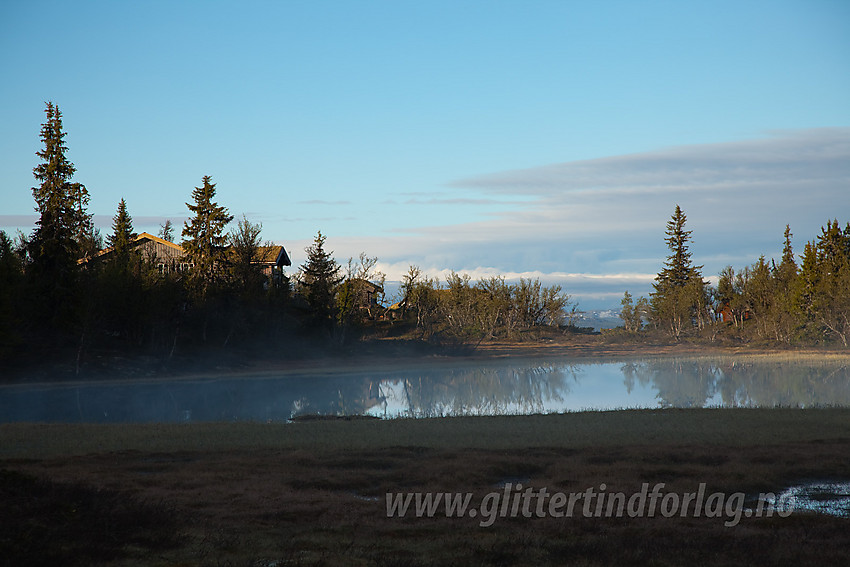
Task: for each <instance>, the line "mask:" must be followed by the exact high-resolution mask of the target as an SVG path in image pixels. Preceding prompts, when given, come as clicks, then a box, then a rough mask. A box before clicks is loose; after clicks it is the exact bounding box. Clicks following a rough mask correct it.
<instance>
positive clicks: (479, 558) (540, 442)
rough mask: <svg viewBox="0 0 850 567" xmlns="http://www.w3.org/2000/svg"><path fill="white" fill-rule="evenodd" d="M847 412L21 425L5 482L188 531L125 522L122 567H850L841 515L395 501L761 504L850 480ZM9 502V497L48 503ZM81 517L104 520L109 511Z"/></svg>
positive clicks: (13, 433) (8, 450) (12, 430)
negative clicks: (482, 521)
mask: <svg viewBox="0 0 850 567" xmlns="http://www.w3.org/2000/svg"><path fill="white" fill-rule="evenodd" d="M848 411H850V410H838V409H836V410H684V411H683V410H663V411H626V412H597V413H581V414H568V415H559V416H527V417H508V418H452V419H446V418H444V419H435V420H397V421H389V422H387V421H375V420H359V421H358V420H356V421H312V422H305V423H296V424H290V425H281V424H277V425H272V424H206V425H140V426H94V425H57V426H46V425H24V424H10V425H3V426H0V440H1V441H2V443H0V447H2V453H0V454H2V459H3V460H2V461H0V468H6V469H11V470H15V471H17V472H16V473H4V474H5V475H6V476H4V477H3V478H4V479H7V478H11V477H10V475H18V474H26V475H32V476H34V477H36V478H40V479H45V481H44V482H51V483H59V485H61V486H74V487H79V486H88V487H90V493H89V494H90V495H91V497H92V498H93V499H98V498H101V496H99V495H106V496H103V497H105V498H111V496H109V495H112V494H114V493H115V491H120V493H121V494H123V495H125V496H126V498H129V499H130V500H128V501H129V502H131V503H133V506H140V507H143V506H159V508H156V509H157V510H166V511H170V512H169V514H170V515H169V517H168V519H167V521H165V520H164V521H163V526H169V525H171V526H175V525H176V526H178V527H177V528H176V529H175V528H174V527H168V528H165V529H164V530H163V532H162V533H160V534H159V536H156V534H154V536H151V537H149V538H148V540H142V541H140V540H138V538H137V539H133V537H132V536H131V534H126V533H120V532H119V533H118V535H116V538H117V541H119V542H120V544H121V547H120V550H121V554H122V556H123V559H119V558H116V559H112V560H110V561H112V564H116V565H129V564H159V563H161V564H181V565H209V564H212V565H216V564H218V565H271V564H278V565H286V564H293V565H395V564H401V563H403V564H405V565H442V564H467V565H505V564H511V565H521V564H524V565H547V564H549V565H560V564H576V565H609V564H621V565H622V564H626V565H646V564H658V565H682V564H705V563H711V564H715V565H724V564H725V565H738V564H742V563H746V564H751V565H774V564H777V563H783V564H815V563H817V564H819V565H830V564H831V565H843V564H844V563H843V562H844V560H845V558H846V549H847V546H848V544H850V530H847V521H848V520H846V519H842V518H833V517H827V516H815V515H811V514H805V513H795V514H793V515H791V516H790V517H788V518H779V517H772V518H760V519H755V518H751V519H746V518H745V519H742V520H741V523H740V524H738V525H737V526H735V527H724V525H723V519H719V518H705V517H701V518H679V517H673V518H661V517H655V518H619V519H618V518H612V519H604V518H585V517H581V515H577V516H578V517H573V518H542V519H541V518H523V517H518V518H513V519H510V518H506V519H497V520H496V522H495V524H494V525H493V526H491V527H488V528H484V527H480V525H479V522H478V521H477V520H474V519H471V518H446V517H442V518H441V517H434V518H428V519H426V518H419V519H417V518H413V517H407V518H404V519H402V518H387V517H386V506H385V494H386V493H387V492H408V491H414V492H415V491H439V492H466V491H471V492H472V493H473V494H474V498H475V499H476V503H477V502H480V499H481V498H482V497H483V496H484V495H485V494H487V493H489V492H493V491H497V490H499V486H500V484H501V483H504V482H506V481H513V482H522V483H523V484H524V485H525V486H531V487H535V488H538V489H539V488H542V487H546V488H548V489H549V490H550V491H563V492H575V491H583V490H585V489H586V488H588V487H591V486H593V487H598V486H599V484H600V483H603V482H604V483H606V484H607V486H608V490H609V491H619V490H622V491H625V492H633V491H637V490H639V488H640V486H641V483H643V482H649V483H652V484H654V483H657V482H664V483H666V487H665V490H667V491H677V492H690V491H693V490H695V489H696V486H697V485H698V484H699V483H701V482H705V483H707V488H708V490H710V491H723V492H727V493H731V492H738V491H740V492H745V493H747V495H748V498H751V497H753V495H755V494H758V493H759V492H767V491H775V490H779V489H781V488H783V487H785V486H787V485H789V484H793V483H797V482H800V481H803V480H810V479H844V480H846V479H848V478H850V463H848V461H847V459H846V455H847V454H848V451H850V420H848V417H850V415H848ZM39 482H42V481H39ZM2 494H3V495H4V498H5V499H7V500H6V501H5V502H4V503H3V504H4V506H6V505H8V499H9V498H12V499H14V498H33V497H34V496H33V495H32V494H27V493H26V492H24V493H23V494H16V493H15V492H14V491H11V493H10V491H9V490H6V491H4V492H2ZM55 494H59V495H58V496H56V499H57V500H59V501H63V500H64V496H61V494H60V493H55ZM22 509H24V508H22ZM24 510H25V509H24ZM145 510H146V509H145V508H141V509H140V511H139V512H138V513H139V514H140V515H141V516H145V515H149V514H150V512H145ZM28 513H30V514H35V518H32V517H31V518H28V519H25V518H23V517H21V518H20V521H28V522H30V523H29V524H28V525H33V526H36V527H35V528H33V529H35V530H36V531H35V532H34V533H36V534H38V533H40V532H38V531H37V530H38V529H42V530H46V529H47V528H48V526H50V529H51V530H53V531H54V532H55V531H56V530H58V528H57V526H56V525H55V524H56V522H59V523H60V524H61V522H62V521H63V517H60V516H55V515H53V516H49V517H41V516H40V514H41V512H39V511H38V510H35V511H32V510H31V509H30V512H28ZM77 518H78V517H75V516H68V517H66V518H64V521H77ZM41 520H44V521H41ZM79 521H83V522H90V523H91V525H90V526H89V529H92V530H97V529H99V528H98V524H97V520H96V518H94V517H91V516H86V517H85V518H84V519H80V520H79ZM40 522H41V523H40ZM172 522H176V524H175V523H172ZM83 525H86V524H83ZM166 532H167V533H170V534H172V535H174V537H171V538H165V537H164V534H165V533H166ZM45 533H48V532H45ZM51 533H52V532H51ZM157 537H162V538H163V539H161V540H157ZM175 545H176V547H175ZM49 549H53V548H49ZM54 550H55V549H54ZM29 553H31V554H32V555H30V556H27V557H24V558H23V559H28V560H30V561H29V562H30V564H34V563H36V562H37V559H38V557H39V556H38V549H35V550H33V549H30V551H29ZM90 557H91V561H90V562H92V563H93V562H94V561H95V559H98V560H99V559H104V560H106V558H99V556H97V555H92V556H90ZM275 562H276V563H275ZM59 563H63V564H64V563H65V562H64V561H59Z"/></svg>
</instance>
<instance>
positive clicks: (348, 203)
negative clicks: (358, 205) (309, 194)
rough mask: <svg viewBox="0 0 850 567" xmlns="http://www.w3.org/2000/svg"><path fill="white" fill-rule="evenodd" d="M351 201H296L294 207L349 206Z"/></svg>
mask: <svg viewBox="0 0 850 567" xmlns="http://www.w3.org/2000/svg"><path fill="white" fill-rule="evenodd" d="M350 204H351V201H326V200H324V199H309V200H307V201H298V202H296V205H350Z"/></svg>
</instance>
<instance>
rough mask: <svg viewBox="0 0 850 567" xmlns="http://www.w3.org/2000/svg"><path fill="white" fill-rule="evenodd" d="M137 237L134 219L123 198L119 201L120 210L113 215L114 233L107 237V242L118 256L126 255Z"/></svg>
mask: <svg viewBox="0 0 850 567" xmlns="http://www.w3.org/2000/svg"><path fill="white" fill-rule="evenodd" d="M135 237H136V234H135V233H134V232H133V219H132V217H130V213H129V212H127V203H126V202H125V201H124V199H123V198H122V199H121V201H119V202H118V212H117V213H116V215H115V216H114V217H112V234H111V235H110V236H109V237H108V238H107V239H106V243H107V244H108V245H109V246H111V247H112V248H113V249H114V250H115V254H116V256H120V257H125V256H127V253H128V252H129V250H130V243H131V242H132V241H133V239H134V238H135Z"/></svg>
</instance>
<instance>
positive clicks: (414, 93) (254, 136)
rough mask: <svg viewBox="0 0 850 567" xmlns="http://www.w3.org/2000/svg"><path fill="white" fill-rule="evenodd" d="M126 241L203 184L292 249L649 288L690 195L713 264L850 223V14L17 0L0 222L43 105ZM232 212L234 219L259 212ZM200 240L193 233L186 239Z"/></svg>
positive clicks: (475, 273)
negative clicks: (125, 226) (317, 243)
mask: <svg viewBox="0 0 850 567" xmlns="http://www.w3.org/2000/svg"><path fill="white" fill-rule="evenodd" d="M48 100H49V101H53V102H55V103H56V104H57V105H58V106H59V108H60V110H61V111H62V113H63V122H64V127H65V131H66V132H67V137H66V143H67V146H68V154H67V155H68V157H69V159H70V160H71V161H72V162H73V163H74V164H75V165H76V167H77V174H76V176H75V178H74V180H75V181H79V182H81V183H83V184H85V185H86V187H87V188H88V191H89V193H90V195H91V202H90V206H89V212H91V213H93V214H94V215H95V217H94V218H95V223H96V224H97V226H99V227H100V228H101V232H102V233H103V234H104V235H106V234H108V233H109V232H110V229H111V224H112V217H113V216H114V215H115V212H116V209H117V205H118V201H119V200H120V199H121V198H124V199H126V201H127V205H128V209H129V212H130V214H131V215H132V217H133V220H134V227H135V229H136V230H137V231H139V232H141V231H147V232H151V233H154V234H155V233H156V232H157V231H158V229H159V225H160V224H161V223H162V222H164V220H165V219H171V220H172V222H173V223H174V224H175V225H177V226H178V227H180V226H182V222H183V221H184V220H185V218H186V216H187V214H188V210H187V208H186V204H185V203H186V202H187V201H189V199H190V195H191V192H192V189H193V188H194V187H197V186H199V185H201V178H202V177H203V176H204V175H210V176H212V180H213V182H214V183H216V185H217V195H216V196H217V200H218V202H219V204H221V205H224V206H226V207H227V208H228V209H229V211H230V212H231V213H232V214H234V215H235V216H236V217H237V219H238V218H241V217H242V215H245V216H246V217H247V218H248V219H249V220H250V221H252V222H257V223H262V226H263V231H262V237H263V238H264V239H266V240H269V241H272V242H275V243H278V244H283V245H284V246H285V247H286V249H287V250H288V251H289V253H290V256H291V258H292V261H293V267H292V268H290V272H292V273H294V272H295V271H296V270H297V266H298V265H300V264H302V263H303V262H304V260H305V256H306V254H305V252H304V249H305V247H306V246H308V245H309V244H310V243H311V241H312V239H313V237H314V236H315V235H316V234H317V232H318V231H321V232H322V233H323V234H324V235H326V237H327V242H326V248H327V249H329V250H333V251H334V255H335V257H336V258H337V260H338V261H339V262H340V263H343V264H344V263H346V261H347V260H348V258H350V257H355V258H356V257H357V256H358V255H359V254H360V253H361V252H365V253H366V254H367V255H368V256H371V257H377V258H378V259H379V264H378V266H379V268H380V269H381V270H382V271H383V272H384V273H386V275H387V279H388V280H389V281H393V280H399V279H400V278H401V276H402V275H403V274H404V273H405V272H407V270H408V267H409V266H411V265H416V266H419V267H420V268H421V270H422V271H423V272H424V273H425V274H427V275H430V276H432V277H440V278H442V277H444V276H445V275H446V274H447V273H448V272H450V271H452V270H454V271H457V272H463V273H468V274H470V276H472V278H473V279H477V278H479V277H485V276H490V275H503V276H505V277H506V278H508V279H515V278H519V277H532V278H533V277H538V278H540V279H541V281H542V282H544V283H546V284H547V285H554V284H558V285H561V286H562V288H563V289H564V291H566V292H567V293H569V294H571V295H572V296H573V299H575V300H577V301H578V303H579V307H580V308H585V309H594V308H603V307H610V306H616V305H618V304H619V300H620V298H621V297H622V295H623V291H625V290H627V289H628V290H630V291H631V292H632V294H633V295H641V294H647V293H648V292H649V291H651V283H652V279H653V277H654V276H655V274H656V273H657V272H658V271H659V270H660V269H661V267H662V264H663V262H664V259H665V257H666V255H667V252H668V251H667V249H666V246H665V244H664V229H665V224H666V222H667V220H669V218H670V216H671V215H672V213H673V210H674V209H675V206H676V205H677V204H678V205H680V206H681V207H682V209H683V210H684V212H685V213H686V215H687V218H688V223H687V228H689V229H691V230H692V231H693V235H692V236H693V242H692V245H691V251H692V252H693V259H694V261H695V263H696V264H698V265H702V266H703V273H704V275H705V276H707V277H710V276H715V275H716V274H717V273H718V272H719V271H720V270H721V269H722V268H723V267H724V266H726V265H732V266H734V267H735V268H742V267H743V266H745V265H748V264H751V263H752V262H754V261H755V260H756V259H757V258H758V256H759V255H761V254H764V255H766V256H767V257H768V258H771V257H775V258H778V257H779V255H780V252H781V248H782V234H783V230H784V227H785V225H786V224H789V225H790V226H791V231H792V233H793V234H794V245H795V248H796V251H797V252H798V253H801V252H802V249H803V245H804V243H805V242H806V241H809V240H813V239H814V238H815V237H816V235H817V234H818V233H819V232H820V228H821V227H822V226H823V225H824V224H825V223H826V222H827V221H828V220H830V219H833V218H837V219H838V220H839V221H840V222H841V223H842V224H844V223H846V222H847V221H850V214H848V213H850V191H849V190H848V182H850V2H847V1H845V0H769V1H756V0H751V1H746V0H745V1H741V0H736V1H731V2H727V1H724V0H720V1H713V2H680V1H653V0H647V1H643V2H632V1H626V0H620V1H618V0H600V1H593V2H591V1H581V2H579V1H572V0H560V1H535V0H525V1H519V0H517V1H499V0H489V1H464V0H452V1H445V2H444V1H441V0H430V1H428V2H412V1H411V2H407V1H368V0H362V1H346V2H336V1H321V0H316V1H294V0H291V1H278V2H256V1H251V0H247V1H246V0H240V1H239V2H224V1H218V2H216V1H208V2H200V1H198V2H190V1H183V2H180V1H169V2H157V1H151V2H112V1H86V0H81V1H79V2H44V1H39V0H6V1H4V2H0V229H3V230H6V231H7V232H9V233H14V232H15V231H16V230H18V229H20V230H23V231H24V232H25V233H29V232H30V231H31V230H32V227H33V223H34V221H35V219H36V216H35V213H34V210H33V208H34V202H33V199H32V192H31V188H32V186H33V185H34V184H35V180H34V178H33V176H32V169H33V167H35V166H36V165H37V163H38V158H37V157H36V155H35V153H36V152H37V151H38V150H39V149H40V146H41V143H40V140H39V130H40V125H41V124H42V123H43V122H44V107H45V101H48ZM234 224H235V222H234ZM178 233H179V230H178Z"/></svg>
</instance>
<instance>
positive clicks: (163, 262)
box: [77, 232, 292, 283]
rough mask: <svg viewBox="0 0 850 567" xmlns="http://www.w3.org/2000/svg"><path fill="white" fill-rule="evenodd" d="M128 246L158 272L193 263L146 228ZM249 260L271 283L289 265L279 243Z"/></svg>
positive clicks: (102, 257) (104, 254)
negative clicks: (258, 267) (252, 260)
mask: <svg viewBox="0 0 850 567" xmlns="http://www.w3.org/2000/svg"><path fill="white" fill-rule="evenodd" d="M130 250H132V251H134V252H137V253H139V255H140V256H141V258H142V259H143V260H144V261H146V262H150V263H153V264H154V265H156V267H157V270H159V273H160V274H168V273H173V272H185V271H187V270H189V269H191V268H192V267H194V263H192V262H189V261H188V259H187V257H186V251H185V250H183V247H182V246H180V245H179V244H175V243H173V242H169V241H168V240H165V239H162V238H160V237H158V236H154V235H153V234H148V233H147V232H143V233H141V234H139V235H138V236H136V237H135V238H134V239H133V241H132V242H131V243H130ZM114 254H115V250H114V249H113V248H112V247H109V248H104V249H103V250H101V251H99V252H98V253H97V254H95V255H94V256H92V257H91V258H81V259H80V260H78V261H77V264H79V265H86V264H88V263H89V262H108V261H109V260H110V259H111V258H112V256H113V255H114ZM252 263H253V264H258V265H260V266H262V269H263V274H265V275H266V276H267V277H268V278H269V279H270V280H271V281H273V282H275V283H278V282H279V281H280V280H281V278H282V277H283V268H284V266H291V265H292V262H291V261H290V259H289V255H288V254H287V253H286V250H285V249H284V247H283V246H260V247H259V248H258V249H257V256H256V259H255V260H254V262H252Z"/></svg>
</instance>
